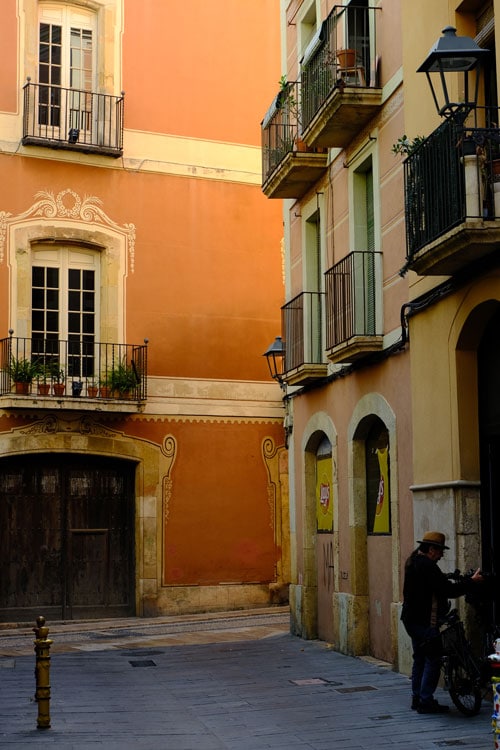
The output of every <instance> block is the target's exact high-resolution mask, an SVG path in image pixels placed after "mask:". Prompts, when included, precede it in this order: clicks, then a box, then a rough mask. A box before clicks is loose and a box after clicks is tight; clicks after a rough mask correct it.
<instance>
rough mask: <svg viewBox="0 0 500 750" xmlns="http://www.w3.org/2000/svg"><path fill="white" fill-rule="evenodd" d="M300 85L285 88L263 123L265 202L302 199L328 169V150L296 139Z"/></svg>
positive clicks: (263, 187)
mask: <svg viewBox="0 0 500 750" xmlns="http://www.w3.org/2000/svg"><path fill="white" fill-rule="evenodd" d="M299 109H300V85H299V83H298V82H290V83H287V84H285V85H284V86H283V87H282V88H281V89H280V91H279V93H278V94H277V95H276V96H275V98H274V100H273V103H272V104H271V107H270V108H269V110H268V112H267V114H266V116H265V117H264V120H263V121H262V124H261V127H262V191H263V193H264V195H266V196H267V197H268V198H302V197H303V196H304V195H305V194H306V193H307V191H308V190H309V189H310V188H311V187H312V186H313V185H314V184H315V183H316V182H317V181H318V180H319V178H320V177H321V175H322V174H323V173H324V171H325V169H326V166H327V158H328V156H327V150H326V149H324V148H319V149H315V148H308V147H307V146H306V144H305V143H304V142H303V141H302V139H301V138H300V137H299V130H300V128H299V118H298V112H299Z"/></svg>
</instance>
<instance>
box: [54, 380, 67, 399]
mask: <svg viewBox="0 0 500 750" xmlns="http://www.w3.org/2000/svg"><path fill="white" fill-rule="evenodd" d="M52 388H53V389H54V396H62V395H63V394H64V390H65V388H66V386H65V384H64V383H54V384H53V386H52Z"/></svg>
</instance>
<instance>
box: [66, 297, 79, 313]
mask: <svg viewBox="0 0 500 750" xmlns="http://www.w3.org/2000/svg"><path fill="white" fill-rule="evenodd" d="M68 310H78V311H79V310H80V292H68Z"/></svg>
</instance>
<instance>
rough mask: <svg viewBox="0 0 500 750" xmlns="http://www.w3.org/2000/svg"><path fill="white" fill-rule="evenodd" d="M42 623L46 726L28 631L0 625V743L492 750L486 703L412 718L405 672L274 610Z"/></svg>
mask: <svg viewBox="0 0 500 750" xmlns="http://www.w3.org/2000/svg"><path fill="white" fill-rule="evenodd" d="M47 624H48V625H49V626H50V634H49V636H50V637H51V638H53V640H54V644H53V646H52V649H51V689H52V696H51V702H50V709H51V728H49V729H37V728H36V719H37V708H38V706H37V704H36V702H34V700H33V693H34V687H35V684H34V676H33V667H34V654H33V634H32V633H31V631H30V629H29V628H18V629H3V630H0V680H1V691H0V692H1V696H2V698H1V700H0V747H1V748H2V750H3V749H4V748H5V749H6V750H21V749H24V748H33V749H36V750H39V749H42V750H45V748H47V750H52V749H55V748H63V749H64V750H84V749H86V748H90V749H97V748H104V749H105V750H118V748H119V749H120V750H129V748H137V749H138V750H267V749H274V750H276V749H281V750H285V749H287V750H294V749H295V748H305V749H306V750H399V749H400V748H404V750H439V749H440V748H463V749H464V750H487V749H488V748H492V749H493V748H494V742H493V735H492V732H491V726H490V717H491V706H489V705H488V704H484V705H483V708H482V710H481V712H480V714H479V715H478V716H475V717H473V718H465V717H463V716H461V715H460V714H459V713H458V712H457V711H456V709H454V708H453V707H452V710H451V711H450V713H449V714H443V715H438V716H433V715H425V716H420V715H418V714H417V713H416V712H414V711H411V710H410V708H409V693H410V689H409V680H408V678H407V677H405V676H404V675H401V674H398V673H396V672H393V671H392V670H391V669H390V667H389V665H387V664H385V663H382V662H378V661H376V660H374V659H368V658H367V659H358V658H353V657H349V656H344V655H342V654H338V653H336V652H335V651H333V649H332V648H331V647H330V646H329V645H328V644H326V643H323V642H321V641H304V640H302V639H300V638H296V637H294V636H292V635H290V633H289V632H288V613H287V611H286V610H284V609H281V610H274V611H273V610H265V611H253V612H251V613H227V614H219V615H197V616H195V617H191V618H162V619H161V621H160V619H156V620H148V621H144V620H139V619H138V618H132V620H127V621H123V620H114V621H107V622H102V621H101V622H99V623H97V622H87V623H66V624H64V623H54V624H53V625H51V624H50V623H47ZM26 641H28V642H27V643H26ZM439 699H440V701H442V702H446V703H448V704H450V705H451V702H450V700H449V698H448V696H447V694H446V693H444V692H441V693H440V695H439Z"/></svg>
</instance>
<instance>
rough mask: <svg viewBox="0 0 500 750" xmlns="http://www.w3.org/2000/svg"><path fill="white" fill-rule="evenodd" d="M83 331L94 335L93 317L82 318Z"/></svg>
mask: <svg viewBox="0 0 500 750" xmlns="http://www.w3.org/2000/svg"><path fill="white" fill-rule="evenodd" d="M82 330H83V332H84V333H94V316H93V315H83V316H82Z"/></svg>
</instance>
